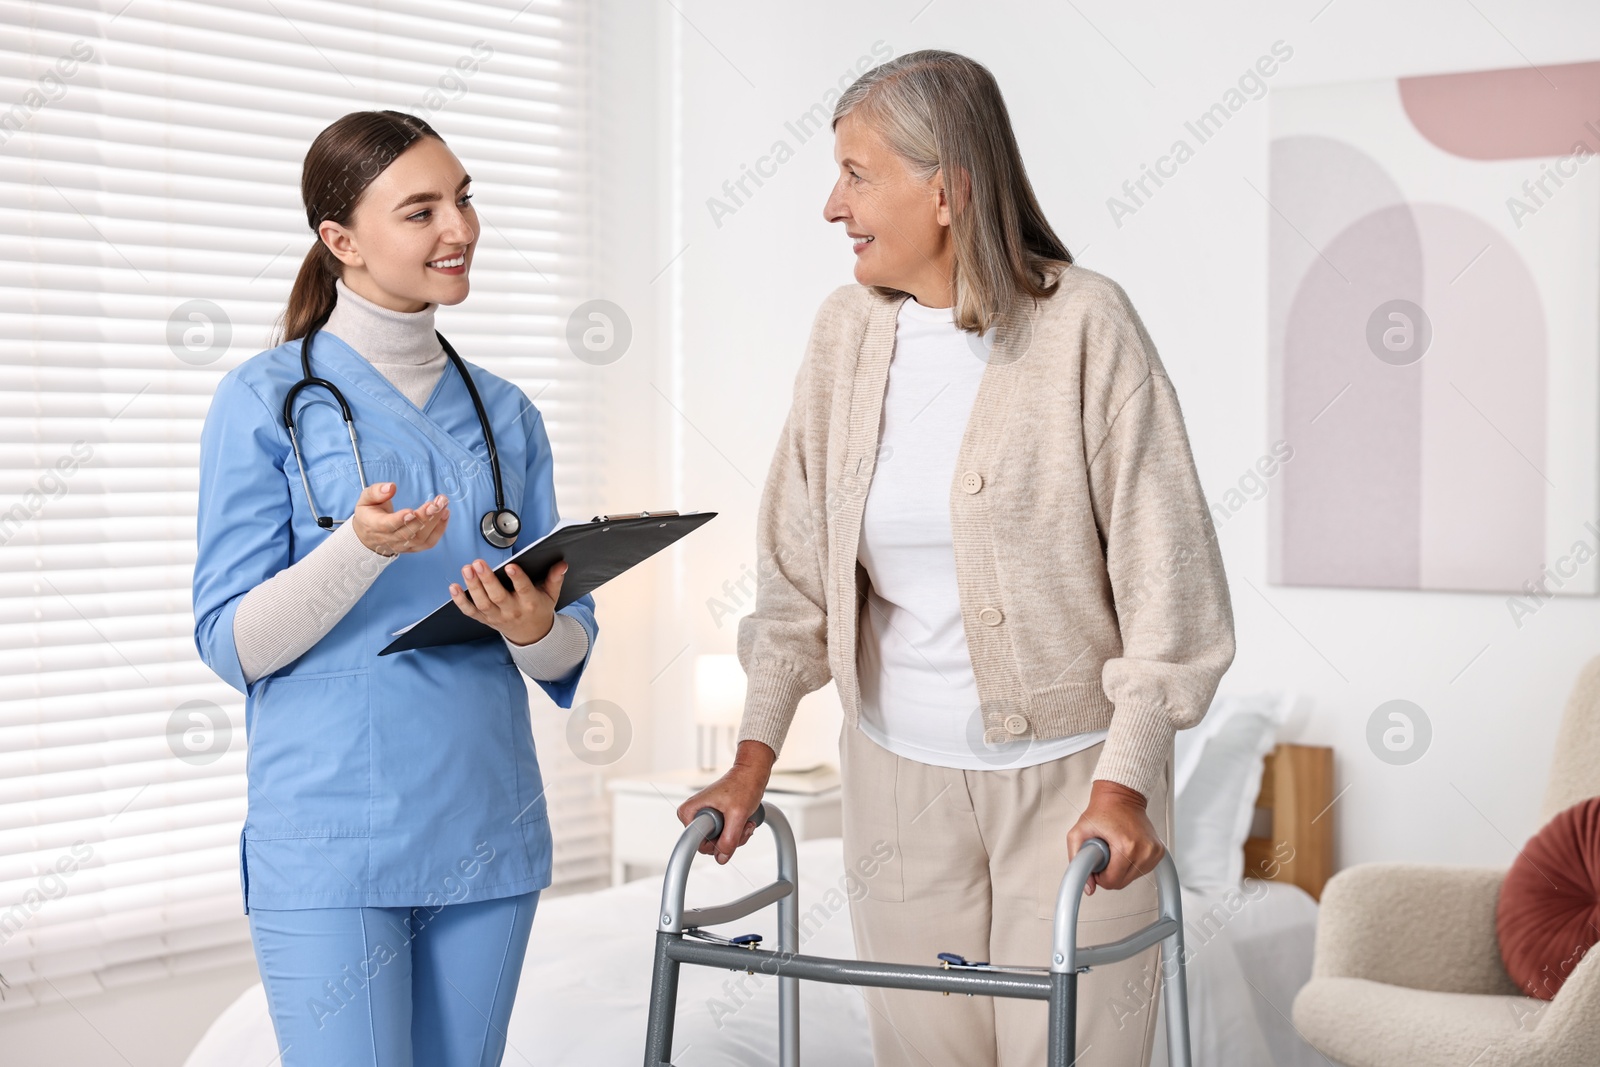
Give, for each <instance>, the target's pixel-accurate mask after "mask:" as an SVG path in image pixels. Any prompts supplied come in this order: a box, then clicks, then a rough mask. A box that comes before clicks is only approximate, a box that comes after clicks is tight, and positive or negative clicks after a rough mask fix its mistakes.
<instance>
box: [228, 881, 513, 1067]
mask: <svg viewBox="0 0 1600 1067" xmlns="http://www.w3.org/2000/svg"><path fill="white" fill-rule="evenodd" d="M538 905H539V892H538V891H537V890H535V891H534V892H532V893H527V894H524V895H522V896H516V897H503V898H500V899H498V900H481V901H473V902H470V903H465V904H442V905H439V906H437V907H414V908H412V907H407V908H309V909H296V910H293V911H277V910H268V909H265V908H251V909H250V937H251V940H252V941H253V942H254V943H255V950H256V963H257V965H258V967H259V968H260V971H261V980H262V984H263V985H264V986H265V987H266V991H267V1005H268V1007H269V1008H270V1010H271V1012H272V1026H273V1029H274V1030H275V1031H276V1032H277V1036H278V1048H279V1050H280V1051H281V1052H282V1060H281V1063H282V1065H283V1067H369V1065H370V1067H412V1065H413V1064H416V1067H498V1065H499V1063H500V1057H501V1056H502V1055H503V1054H504V1052H505V1047H506V1020H507V1019H509V1018H510V1017H511V1004H512V1001H514V1000H515V999H516V995H517V979H518V978H519V977H520V976H521V973H522V957H523V955H524V954H525V953H526V952H527V949H528V931H529V929H530V928H531V927H532V925H533V913H534V910H535V909H536V908H537V907H538Z"/></svg>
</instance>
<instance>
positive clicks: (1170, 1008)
mask: <svg viewBox="0 0 1600 1067" xmlns="http://www.w3.org/2000/svg"><path fill="white" fill-rule="evenodd" d="M1183 972H1184V964H1183V926H1182V924H1181V923H1180V924H1179V926H1178V929H1177V930H1176V931H1174V932H1173V933H1172V935H1171V936H1169V937H1168V938H1166V940H1164V941H1162V942H1161V996H1162V999H1163V1000H1164V1001H1165V1002H1166V1014H1167V1063H1168V1065H1169V1067H1190V1065H1191V1064H1192V1063H1193V1060H1192V1059H1191V1058H1190V1052H1189V987H1188V984H1187V983H1186V982H1185V981H1184V977H1183Z"/></svg>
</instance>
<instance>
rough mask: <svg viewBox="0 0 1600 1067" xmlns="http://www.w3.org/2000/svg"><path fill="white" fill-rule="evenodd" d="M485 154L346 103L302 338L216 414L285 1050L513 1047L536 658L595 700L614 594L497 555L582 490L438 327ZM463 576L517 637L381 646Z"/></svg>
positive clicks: (526, 908) (471, 232) (200, 594)
mask: <svg viewBox="0 0 1600 1067" xmlns="http://www.w3.org/2000/svg"><path fill="white" fill-rule="evenodd" d="M470 183H471V178H470V177H469V176H468V174H467V173H466V171H465V170H464V169H463V167H462V165H461V162H460V160H458V159H457V158H456V157H455V155H454V154H453V153H452V152H451V151H450V149H449V148H447V147H446V146H445V144H444V141H443V140H442V139H441V138H440V137H439V135H438V134H437V133H435V132H434V130H433V129H432V128H431V127H430V126H428V124H427V123H425V122H423V121H422V120H420V119H417V118H414V117H412V116H410V115H406V114H403V113H400V112H395V111H364V112H357V113H354V114H350V115H346V116H345V117H343V118H341V119H339V120H338V121H337V122H335V123H333V124H332V125H331V126H329V127H328V128H327V129H325V130H323V131H322V133H321V134H319V135H318V136H317V138H316V140H315V141H314V142H313V143H312V145H311V148H310V150H309V152H308V153H307V155H306V159H305V165H304V168H303V170H302V174H301V196H302V198H303V200H304V202H305V208H306V221H307V222H308V223H309V224H310V227H311V229H312V231H313V232H314V233H315V234H316V235H317V238H316V243H315V244H314V245H313V246H312V248H311V250H310V252H309V253H308V254H307V255H306V258H305V262H304V264H303V265H302V266H301V268H300V272H299V275H298V276H297V277H296V279H295V282H294V287H293V290H292V292H291V294H290V297H289V305H288V308H287V309H286V311H285V313H284V316H283V330H282V338H283V343H282V344H279V345H278V346H277V347H275V348H271V349H269V350H267V351H265V352H261V353H259V354H257V355H255V356H253V357H252V358H250V359H248V360H246V361H245V362H244V363H242V364H241V365H240V366H238V367H237V368H235V369H234V370H232V371H230V372H229V373H228V374H227V375H225V376H224V377H223V379H222V380H221V382H220V383H219V385H218V387H217V392H216V396H215V398H214V399H213V401H212V404H211V408H210V411H209V413H208V414H207V416H206V421H205V428H204V431H203V432H202V435H201V442H200V491H199V498H200V499H199V520H198V529H197V533H198V542H199V546H198V547H199V553H198V558H197V560H196V563H195V569H194V616H195V645H196V647H197V648H198V649H199V652H200V657H201V658H202V659H203V660H204V661H205V662H206V664H207V665H208V666H210V667H211V669H212V670H214V671H215V672H216V673H217V674H218V675H219V676H220V677H221V678H222V679H223V680H224V681H226V682H228V683H229V684H230V685H232V686H233V687H234V688H235V689H238V690H240V691H241V692H243V693H244V694H245V732H246V736H247V737H248V739H249V740H248V743H249V754H248V757H247V764H246V769H247V777H248V780H249V800H248V806H247V814H246V816H245V823H244V829H243V832H242V833H241V834H240V837H239V874H240V882H241V887H242V889H243V895H244V907H245V912H246V913H247V915H248V916H249V922H250V932H251V938H252V941H253V944H254V946H255V953H256V960H257V964H258V966H259V969H260V971H261V978H262V983H263V985H264V987H265V989H266V993H267V1001H268V1005H269V1007H270V1010H271V1014H272V1021H273V1026H274V1029H275V1030H276V1033H277V1039H278V1045H279V1048H280V1050H281V1052H282V1063H283V1064H284V1067H313V1065H315V1067H323V1065H333V1064H337V1065H340V1067H346V1065H354V1064H372V1065H377V1064H383V1065H384V1067H393V1065H409V1064H412V1063H413V1062H414V1063H416V1064H419V1065H420V1064H428V1065H430V1067H432V1065H443V1067H458V1065H469V1064H470V1065H491V1064H498V1063H499V1062H500V1059H501V1055H502V1053H503V1052H504V1049H505V1043H506V1036H505V1030H506V1020H507V1018H508V1016H509V1014H510V1011H511V1004H512V1000H513V999H514V997H515V994H516V988H517V978H518V975H519V973H520V971H521V967H522V959H523V954H524V952H525V951H526V948H527V943H528V933H529V927H530V924H531V923H532V921H533V915H534V909H535V907H536V906H537V904H538V900H539V892H540V890H541V889H543V888H545V887H546V886H548V885H549V884H550V859H551V856H550V853H551V843H550V827H549V822H548V817H547V813H546V807H545V798H544V785H543V781H542V778H541V776H540V771H539V762H538V759H537V757H536V754H535V752H534V743H533V735H532V730H531V723H530V720H529V712H528V699H527V698H528V692H527V688H526V684H525V682H524V681H523V679H522V675H524V674H526V675H527V676H528V677H530V678H532V679H534V680H535V681H536V682H537V683H538V684H539V686H540V687H541V688H542V689H543V690H544V691H545V692H546V693H548V694H549V695H550V697H551V699H552V700H554V701H555V702H556V704H558V705H559V706H561V707H563V708H566V707H570V706H571V705H572V700H573V693H574V691H575V689H576V688H577V685H578V679H579V678H580V677H581V676H582V673H583V671H584V668H585V667H586V666H587V664H588V661H589V655H590V652H591V650H592V648H593V647H594V641H595V637H596V634H597V628H596V625H595V619H594V601H593V599H592V598H590V597H588V596H585V597H582V598H579V599H578V600H576V601H574V602H573V603H572V604H569V605H568V606H567V607H565V608H562V609H561V610H560V611H555V610H554V607H555V604H556V600H557V597H558V596H559V595H560V591H561V582H562V572H563V571H564V570H565V568H564V567H563V566H558V567H556V568H555V569H554V570H553V571H552V572H551V574H550V575H549V577H548V578H547V579H546V580H545V581H544V582H543V583H542V584H535V583H534V582H532V581H531V580H530V579H529V577H528V576H527V575H526V574H524V573H520V572H518V571H517V570H515V569H511V568H508V571H509V576H510V578H511V580H512V582H513V584H514V587H515V588H514V589H511V590H507V589H505V588H503V587H502V585H501V584H500V583H499V582H498V581H496V580H494V579H493V578H492V577H491V575H490V573H489V570H490V563H489V562H488V561H489V560H492V561H494V562H495V563H498V562H499V560H501V559H504V558H505V557H506V556H507V555H509V554H510V553H511V552H512V551H515V550H516V549H519V548H522V547H525V546H526V545H527V544H528V543H530V542H531V541H533V540H536V539H537V538H539V537H541V536H543V535H544V534H545V533H547V532H548V531H549V530H550V529H551V528H552V527H554V526H555V524H556V522H557V521H558V513H557V510H556V500H555V492H554V487H553V481H552V461H551V452H550V442H549V438H548V436H547V434H546V432H545V426H544V421H543V418H542V417H541V415H540V413H539V410H538V409H537V408H535V407H534V406H533V402H532V401H531V400H530V399H529V398H528V397H527V395H526V394H525V393H524V392H523V391H522V390H521V389H519V388H518V387H517V386H515V385H513V384H512V383H510V382H508V381H505V380H504V379H502V378H499V377H497V376H495V375H493V374H491V373H489V372H488V371H485V370H483V369H481V368H479V367H476V366H473V365H471V364H468V363H464V362H460V361H459V359H458V357H456V356H455V354H454V350H453V349H452V348H450V347H449V344H448V342H446V341H444V339H443V338H442V336H440V335H438V334H436V333H435V330H434V310H435V309H436V308H437V306H438V305H440V304H458V303H460V302H461V301H462V300H464V299H466V296H467V292H468V281H467V276H468V272H469V270H470V269H471V267H472V260H473V254H474V252H475V251H476V249H477V241H478V232H479V225H478V218H477V215H476V212H475V210H474V208H473V206H472V194H471V192H470V191H469V189H470ZM308 344H309V346H310V350H309V352H306V351H303V349H304V348H305V347H306V346H307V345H308ZM468 375H470V379H469V378H468V377H467V376H468ZM306 378H311V379H315V380H316V381H314V382H313V383H312V384H310V385H305V386H302V387H300V388H298V389H297V388H296V386H297V384H298V383H301V382H302V380H303V379H306ZM328 386H332V388H331V389H330V388H328ZM291 390H294V395H293V396H292V397H290V391H291ZM286 400H290V401H292V402H290V403H289V404H288V405H287V406H288V411H287V412H286V410H285V408H286ZM346 407H347V408H348V418H349V422H348V423H347V422H346V417H347V416H346V414H345V409H346ZM289 420H292V427H293V428H292V430H291V429H290V421H289ZM352 434H353V437H352ZM485 557H488V559H487V560H486V559H485ZM468 561H470V562H468ZM463 564H464V565H463ZM446 596H448V597H450V598H451V599H453V600H454V602H455V603H456V605H457V606H458V607H459V608H460V609H461V610H462V611H463V612H464V613H465V614H467V615H468V616H470V617H472V618H474V619H477V620H479V621H481V622H483V623H485V624H486V625H488V626H490V627H492V628H493V629H494V630H496V631H497V632H498V634H499V637H498V638H493V639H485V640H478V641H472V642H469V643H465V644H456V645H448V646H444V647H439V648H428V649H421V650H417V651H412V652H404V653H399V654H395V655H390V656H384V657H381V658H380V657H379V656H378V650H379V649H381V648H382V647H383V646H384V645H385V644H387V643H388V641H389V639H390V634H391V633H392V632H393V631H395V630H397V629H399V628H400V627H402V626H404V625H406V624H407V623H410V622H412V621H413V620H415V619H417V618H419V617H421V616H422V615H424V614H426V613H427V612H428V611H431V610H432V609H433V608H435V607H437V606H438V605H439V604H440V603H442V602H443V601H444V599H445V597H446Z"/></svg>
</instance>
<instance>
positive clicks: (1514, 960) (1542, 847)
mask: <svg viewBox="0 0 1600 1067" xmlns="http://www.w3.org/2000/svg"><path fill="white" fill-rule="evenodd" d="M1495 932H1496V933H1497V934H1498V935H1499V939H1500V958H1501V960H1502V961H1504V963H1505V966H1506V973H1507V974H1509V975H1510V976H1511V980H1512V981H1514V982H1516V983H1517V985H1519V986H1521V987H1522V991H1523V992H1524V993H1526V994H1527V995H1528V996H1530V997H1538V998H1539V999H1541V1000H1552V999H1554V998H1555V995H1556V992H1557V991H1558V990H1560V988H1561V985H1562V983H1563V982H1565V981H1566V980H1567V976H1568V975H1570V974H1571V973H1572V971H1573V969H1574V968H1575V967H1577V966H1578V963H1579V961H1580V960H1582V959H1583V954H1584V953H1585V952H1587V951H1589V947H1590V946H1591V945H1593V944H1594V943H1595V942H1596V941H1600V797H1590V798H1589V799H1588V800H1585V801H1582V802H1581V803H1578V804H1574V805H1573V806H1572V807H1570V808H1568V809H1567V810H1566V811H1563V812H1562V813H1561V814H1559V815H1557V816H1556V817H1555V818H1553V819H1551V820H1550V822H1549V823H1547V824H1546V825H1545V827H1544V829H1542V830H1540V831H1539V832H1538V833H1537V834H1535V835H1534V837H1533V840H1531V841H1529V842H1528V844H1527V847H1526V848H1524V849H1523V850H1522V854H1521V855H1520V856H1518V857H1517V859H1516V862H1515V863H1513V864H1512V865H1511V871H1510V873H1508V874H1507V875H1506V880H1505V884H1504V885H1503V886H1502V887H1501V889H1500V901H1499V903H1498V905H1497V906H1496V908H1495Z"/></svg>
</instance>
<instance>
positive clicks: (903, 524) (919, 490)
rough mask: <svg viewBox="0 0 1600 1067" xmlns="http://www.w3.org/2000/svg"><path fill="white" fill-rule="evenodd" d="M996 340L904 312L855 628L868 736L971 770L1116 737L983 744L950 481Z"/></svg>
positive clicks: (946, 315)
mask: <svg viewBox="0 0 1600 1067" xmlns="http://www.w3.org/2000/svg"><path fill="white" fill-rule="evenodd" d="M992 342H993V336H992V332H991V333H990V334H985V335H983V336H981V337H980V336H979V335H977V334H971V333H967V332H965V331H963V330H961V329H958V328H957V327H956V324H955V316H954V312H953V310H952V309H951V308H928V307H923V306H922V305H921V304H918V303H917V302H916V300H915V299H914V298H908V299H907V300H906V301H905V302H904V303H902V304H901V305H900V315H899V319H898V321H897V324H896V327H895V335H894V356H893V358H892V359H891V360H890V363H889V383H888V387H887V390H886V391H885V393H884V398H883V420H882V433H881V436H880V438H879V444H878V463H877V467H876V469H875V470H874V472H873V475H872V484H871V485H870V486H869V487H868V491H867V500H866V509H865V511H864V512H863V514H862V519H861V539H860V547H859V549H858V551H857V554H856V558H857V559H858V560H859V561H860V562H861V565H862V566H863V567H865V568H866V571H867V575H868V577H869V578H870V579H871V587H870V589H869V590H868V592H867V599H866V603H865V604H864V605H863V607H862V617H861V620H860V625H859V626H858V627H857V630H858V632H859V634H860V639H859V642H858V644H857V646H856V657H857V659H856V665H857V670H858V672H859V674H860V678H861V719H860V722H861V730H862V732H863V733H865V734H866V735H867V736H868V737H870V738H871V739H872V740H874V741H876V742H877V743H878V744H880V745H882V746H883V747H884V748H886V749H888V750H889V751H891V752H894V753H896V754H898V755H901V756H905V757H906V758H907V759H914V760H917V761H918V762H921V763H931V764H933V765H935V766H939V767H955V768H960V769H965V770H993V769H998V768H1007V767H1031V766H1033V765H1035V764H1038V763H1044V762H1046V761H1048V760H1053V759H1060V758H1061V757H1063V756H1067V755H1070V754H1071V753H1073V752H1077V751H1079V750H1081V749H1085V748H1088V747H1089V746H1090V745H1094V744H1097V743H1099V742H1100V741H1103V740H1105V737H1106V733H1107V731H1105V730H1095V731H1091V732H1089V733H1084V734H1076V735H1074V736H1072V737H1061V738H1053V739H1051V740H1047V741H1039V740H1035V739H1033V738H1021V739H1019V740H1016V741H1008V742H1005V743H1003V744H998V745H988V744H985V743H984V740H983V720H982V716H981V714H980V711H979V707H978V705H979V701H978V687H977V682H976V681H975V680H974V678H973V675H972V658H971V655H970V653H969V652H968V651H967V635H966V630H965V629H964V628H963V626H962V622H961V605H960V601H959V599H958V598H957V593H956V560H955V548H954V546H953V545H952V542H951V531H950V486H951V483H952V481H953V479H954V478H955V466H956V455H957V453H958V451H959V450H960V448H961V438H962V436H963V434H964V433H965V431H966V426H967V417H968V416H969V415H970V414H971V412H972V403H973V400H974V399H975V398H976V397H977V395H978V384H979V382H980V381H982V379H983V371H984V368H985V367H986V366H987V365H988V363H987V359H988V354H989V349H990V346H991V345H992Z"/></svg>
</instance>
